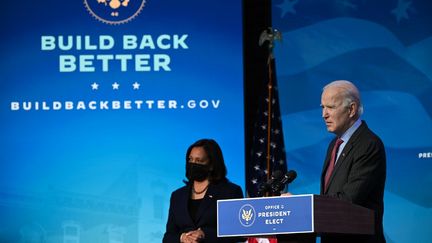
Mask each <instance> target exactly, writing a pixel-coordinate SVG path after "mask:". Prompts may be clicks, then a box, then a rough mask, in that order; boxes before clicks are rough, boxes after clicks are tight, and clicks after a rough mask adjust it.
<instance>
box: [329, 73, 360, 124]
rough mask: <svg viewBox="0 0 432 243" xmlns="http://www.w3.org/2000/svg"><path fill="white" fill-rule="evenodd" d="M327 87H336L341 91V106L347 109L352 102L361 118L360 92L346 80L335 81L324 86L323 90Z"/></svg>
mask: <svg viewBox="0 0 432 243" xmlns="http://www.w3.org/2000/svg"><path fill="white" fill-rule="evenodd" d="M328 87H337V88H339V89H341V90H342V93H341V95H342V97H343V105H344V106H345V107H347V108H348V107H349V105H350V104H351V103H352V102H354V103H356V104H357V105H358V109H357V113H358V115H359V116H361V115H362V114H363V104H362V102H361V99H360V92H359V90H358V89H357V87H356V86H355V85H354V84H353V83H351V82H350V81H347V80H336V81H333V82H331V83H329V84H327V85H326V86H324V88H323V90H325V89H327V88H328Z"/></svg>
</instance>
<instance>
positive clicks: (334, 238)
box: [321, 80, 386, 243]
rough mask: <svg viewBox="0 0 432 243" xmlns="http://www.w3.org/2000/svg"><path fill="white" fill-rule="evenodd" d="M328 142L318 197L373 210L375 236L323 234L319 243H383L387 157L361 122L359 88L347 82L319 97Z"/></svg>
mask: <svg viewBox="0 0 432 243" xmlns="http://www.w3.org/2000/svg"><path fill="white" fill-rule="evenodd" d="M321 107H322V116H323V118H324V121H325V124H326V126H327V130H328V131H329V132H331V133H334V134H335V135H336V138H334V139H333V140H332V142H331V143H330V145H329V147H328V150H327V156H326V159H325V162H324V166H323V170H322V174H321V195H326V196H329V197H334V198H338V199H341V200H346V201H349V202H352V203H354V204H358V205H360V206H363V207H366V208H369V209H372V210H374V211H375V234H374V235H372V236H367V235H330V234H329V235H322V236H321V242H322V243H329V242H331V243H335V242H385V238H384V233H383V224H382V221H383V213H384V202H383V197H384V185H385V179H386V155H385V149H384V145H383V143H382V141H381V139H380V138H379V137H378V136H377V135H376V134H374V133H373V132H372V131H371V130H370V129H369V128H368V126H367V125H366V122H365V121H362V120H361V118H360V116H361V114H362V112H363V106H362V103H361V100H360V93H359V91H358V89H357V88H356V87H355V86H354V84H352V83H351V82H349V81H344V80H339V81H334V82H332V83H330V84H328V85H326V86H325V87H324V89H323V93H322V96H321Z"/></svg>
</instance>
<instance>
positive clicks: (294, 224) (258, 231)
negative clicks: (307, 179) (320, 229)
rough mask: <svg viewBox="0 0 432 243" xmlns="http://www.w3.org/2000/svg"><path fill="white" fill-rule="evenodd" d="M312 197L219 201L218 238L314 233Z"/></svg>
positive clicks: (298, 196) (297, 196)
mask: <svg viewBox="0 0 432 243" xmlns="http://www.w3.org/2000/svg"><path fill="white" fill-rule="evenodd" d="M313 197H314V195H312V194H310V195H296V196H289V197H263V198H245V199H230V200H218V201H217V234H218V237H228V236H253V235H275V234H292V233H311V232H314V222H313V221H314V217H313V215H314V212H313V210H314V205H313V203H314V199H313Z"/></svg>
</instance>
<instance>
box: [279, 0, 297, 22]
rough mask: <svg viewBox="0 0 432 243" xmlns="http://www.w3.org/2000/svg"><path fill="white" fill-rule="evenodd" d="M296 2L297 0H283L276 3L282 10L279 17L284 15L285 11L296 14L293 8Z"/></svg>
mask: <svg viewBox="0 0 432 243" xmlns="http://www.w3.org/2000/svg"><path fill="white" fill-rule="evenodd" d="M297 3H298V0H293V1H291V0H284V2H283V3H281V4H279V5H277V7H279V8H280V9H281V10H282V13H281V18H283V17H284V16H285V14H286V13H292V14H296V10H295V9H294V5H296V4H297Z"/></svg>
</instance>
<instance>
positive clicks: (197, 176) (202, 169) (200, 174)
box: [186, 162, 210, 181]
mask: <svg viewBox="0 0 432 243" xmlns="http://www.w3.org/2000/svg"><path fill="white" fill-rule="evenodd" d="M209 174H210V168H209V166H208V165H203V164H197V163H189V162H188V163H186V177H187V178H188V180H189V181H204V180H205V179H207V177H208V176H209Z"/></svg>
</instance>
